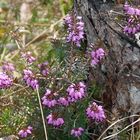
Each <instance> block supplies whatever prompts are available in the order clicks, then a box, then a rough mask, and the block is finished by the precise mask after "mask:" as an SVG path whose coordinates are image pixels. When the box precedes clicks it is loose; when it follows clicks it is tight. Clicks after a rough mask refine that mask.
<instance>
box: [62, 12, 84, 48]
mask: <svg viewBox="0 0 140 140" xmlns="http://www.w3.org/2000/svg"><path fill="white" fill-rule="evenodd" d="M64 22H65V24H66V26H67V29H68V30H67V32H68V35H67V38H66V39H67V42H71V43H73V44H75V45H76V46H77V47H80V46H81V41H82V39H83V38H84V22H83V21H82V17H81V16H76V15H74V14H71V15H67V16H66V17H65V19H64Z"/></svg>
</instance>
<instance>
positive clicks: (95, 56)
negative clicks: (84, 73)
mask: <svg viewBox="0 0 140 140" xmlns="http://www.w3.org/2000/svg"><path fill="white" fill-rule="evenodd" d="M104 56H105V51H104V50H103V49H102V48H99V49H97V50H95V51H94V50H93V51H92V52H91V65H92V66H96V65H97V64H98V63H99V62H100V60H101V59H103V58H104Z"/></svg>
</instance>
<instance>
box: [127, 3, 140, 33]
mask: <svg viewBox="0 0 140 140" xmlns="http://www.w3.org/2000/svg"><path fill="white" fill-rule="evenodd" d="M124 12H125V14H126V17H127V18H126V19H127V25H126V26H125V27H124V32H125V33H126V34H128V35H134V34H136V33H137V32H139V31H140V22H139V21H140V9H138V8H134V7H132V6H130V5H129V4H128V3H127V2H126V3H125V4H124Z"/></svg>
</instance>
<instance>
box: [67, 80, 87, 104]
mask: <svg viewBox="0 0 140 140" xmlns="http://www.w3.org/2000/svg"><path fill="white" fill-rule="evenodd" d="M85 90H86V86H85V84H84V83H83V82H79V83H78V84H71V85H70V86H69V87H68V88H67V92H68V95H69V98H68V99H69V101H70V102H71V101H72V102H73V101H77V100H79V99H82V98H83V97H85Z"/></svg>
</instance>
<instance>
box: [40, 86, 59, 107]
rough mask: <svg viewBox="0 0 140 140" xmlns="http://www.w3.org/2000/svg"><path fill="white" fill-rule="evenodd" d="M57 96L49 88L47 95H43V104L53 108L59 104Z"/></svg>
mask: <svg viewBox="0 0 140 140" xmlns="http://www.w3.org/2000/svg"><path fill="white" fill-rule="evenodd" d="M54 97H55V93H53V92H51V90H49V89H47V90H46V93H45V95H44V96H43V97H42V104H43V105H45V106H47V107H49V108H51V107H54V106H55V105H56V104H57V101H56V99H55V98H54Z"/></svg>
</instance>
